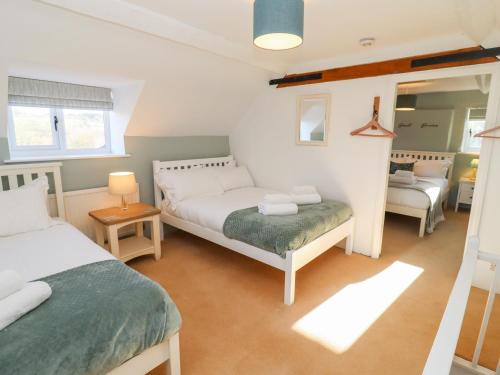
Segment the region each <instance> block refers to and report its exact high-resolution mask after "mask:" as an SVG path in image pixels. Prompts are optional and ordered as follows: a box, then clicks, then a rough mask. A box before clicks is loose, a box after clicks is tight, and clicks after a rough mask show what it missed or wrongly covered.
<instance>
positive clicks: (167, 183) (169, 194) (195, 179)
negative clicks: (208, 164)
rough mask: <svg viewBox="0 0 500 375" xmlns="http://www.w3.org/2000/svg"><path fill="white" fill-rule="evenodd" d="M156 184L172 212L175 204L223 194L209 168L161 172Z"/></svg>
mask: <svg viewBox="0 0 500 375" xmlns="http://www.w3.org/2000/svg"><path fill="white" fill-rule="evenodd" d="M156 183H157V184H158V186H159V187H160V189H161V190H162V191H163V194H164V195H165V198H166V199H167V200H168V201H169V206H170V208H171V209H173V210H175V206H176V205H177V203H179V202H181V201H183V200H185V199H189V198H193V197H200V196H208V195H218V194H222V193H224V190H223V189H222V186H221V185H220V183H219V181H218V180H217V178H216V177H215V174H214V172H213V170H212V169H210V168H196V169H190V170H181V171H162V172H160V173H159V175H158V178H157V181H156Z"/></svg>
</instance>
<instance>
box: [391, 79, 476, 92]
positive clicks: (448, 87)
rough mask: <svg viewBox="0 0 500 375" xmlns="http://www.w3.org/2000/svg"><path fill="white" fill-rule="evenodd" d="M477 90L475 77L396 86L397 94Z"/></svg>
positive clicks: (406, 83)
mask: <svg viewBox="0 0 500 375" xmlns="http://www.w3.org/2000/svg"><path fill="white" fill-rule="evenodd" d="M467 90H479V85H478V82H477V80H476V76H463V77H453V78H443V79H432V80H426V81H414V82H405V83H400V84H399V85H398V94H422V93H430V92H450V91H467Z"/></svg>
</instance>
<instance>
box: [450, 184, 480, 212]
mask: <svg viewBox="0 0 500 375" xmlns="http://www.w3.org/2000/svg"><path fill="white" fill-rule="evenodd" d="M475 183H476V180H475V179H471V178H466V177H462V178H461V179H460V181H459V185H458V194H457V203H455V212H458V207H459V206H460V205H461V204H463V205H467V206H468V207H470V206H471V205H472V197H473V196H474V185H475Z"/></svg>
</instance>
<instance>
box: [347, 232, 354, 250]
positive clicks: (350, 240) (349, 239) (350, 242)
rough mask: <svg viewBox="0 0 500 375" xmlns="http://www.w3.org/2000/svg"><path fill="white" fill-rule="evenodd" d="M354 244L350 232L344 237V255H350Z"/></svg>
mask: <svg viewBox="0 0 500 375" xmlns="http://www.w3.org/2000/svg"><path fill="white" fill-rule="evenodd" d="M353 246H354V236H353V234H352V233H351V234H350V235H348V236H347V237H346V240H345V253H346V255H352V248H353Z"/></svg>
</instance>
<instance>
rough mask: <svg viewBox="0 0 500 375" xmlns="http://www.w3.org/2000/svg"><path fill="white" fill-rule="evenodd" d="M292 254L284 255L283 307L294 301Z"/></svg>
mask: <svg viewBox="0 0 500 375" xmlns="http://www.w3.org/2000/svg"><path fill="white" fill-rule="evenodd" d="M292 254H293V253H292V252H290V251H289V252H287V253H286V270H285V305H293V302H294V301H295V266H294V261H293V255H292Z"/></svg>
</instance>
